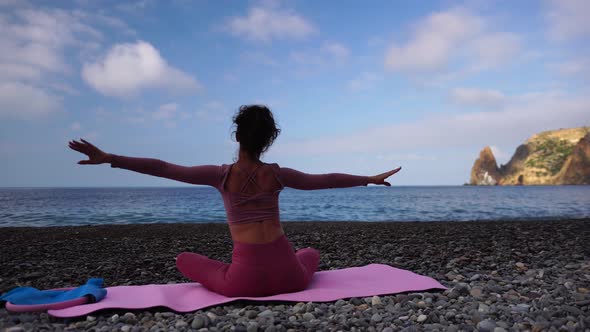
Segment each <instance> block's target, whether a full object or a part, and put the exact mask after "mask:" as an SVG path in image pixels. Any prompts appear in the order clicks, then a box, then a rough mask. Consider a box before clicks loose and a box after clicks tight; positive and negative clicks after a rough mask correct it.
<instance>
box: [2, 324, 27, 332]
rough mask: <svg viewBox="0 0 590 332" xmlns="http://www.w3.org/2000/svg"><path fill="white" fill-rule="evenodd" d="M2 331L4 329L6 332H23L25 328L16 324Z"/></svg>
mask: <svg viewBox="0 0 590 332" xmlns="http://www.w3.org/2000/svg"><path fill="white" fill-rule="evenodd" d="M4 331H6V332H24V331H25V329H24V328H23V327H22V326H19V325H17V326H11V327H9V328H7V329H6V330H4Z"/></svg>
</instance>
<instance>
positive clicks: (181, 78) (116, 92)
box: [82, 41, 201, 97]
mask: <svg viewBox="0 0 590 332" xmlns="http://www.w3.org/2000/svg"><path fill="white" fill-rule="evenodd" d="M82 77H83V78H84V80H85V81H86V82H87V83H88V84H89V85H90V86H92V87H93V88H95V89H96V90H97V91H99V92H100V93H102V94H104V95H108V96H116V97H127V96H133V95H136V94H138V93H139V92H140V90H143V89H147V88H168V89H181V90H197V89H199V88H200V87H201V85H200V84H199V83H198V82H197V81H196V80H195V79H194V78H192V77H191V76H190V75H188V74H186V73H184V72H182V71H180V70H178V69H176V68H174V67H172V66H170V65H168V63H167V62H166V60H164V59H163V58H162V57H161V56H160V52H158V50H157V49H156V48H154V47H153V46H152V45H151V44H150V43H147V42H144V41H138V42H136V43H134V44H130V43H127V44H117V45H115V46H113V47H112V48H111V50H110V51H109V52H108V53H107V54H106V55H105V56H104V57H103V58H101V59H99V60H98V61H97V62H94V63H87V64H85V65H84V68H83V70H82Z"/></svg>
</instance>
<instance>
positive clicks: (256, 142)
mask: <svg viewBox="0 0 590 332" xmlns="http://www.w3.org/2000/svg"><path fill="white" fill-rule="evenodd" d="M232 120H233V123H234V124H235V125H236V130H234V131H233V132H232V134H235V137H236V141H238V142H239V143H240V149H241V150H244V151H246V152H248V154H250V155H251V156H252V157H253V158H255V159H259V158H260V155H261V154H262V153H264V152H266V150H268V148H269V147H270V146H271V145H272V143H273V142H274V140H275V139H276V138H277V136H279V133H280V132H281V129H279V128H277V125H276V123H275V119H274V117H273V115H272V112H271V111H270V110H269V109H268V107H266V106H265V105H242V106H240V109H239V110H238V112H237V113H236V114H235V115H234V117H233V119H232Z"/></svg>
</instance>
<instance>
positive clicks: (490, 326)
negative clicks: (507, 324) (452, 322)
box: [477, 319, 496, 332]
mask: <svg viewBox="0 0 590 332" xmlns="http://www.w3.org/2000/svg"><path fill="white" fill-rule="evenodd" d="M495 327H496V322H495V321H493V320H491V319H484V320H482V321H481V322H479V323H477V329H478V330H479V331H481V332H493V331H494V328H495Z"/></svg>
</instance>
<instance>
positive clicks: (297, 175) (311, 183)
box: [279, 167, 401, 190]
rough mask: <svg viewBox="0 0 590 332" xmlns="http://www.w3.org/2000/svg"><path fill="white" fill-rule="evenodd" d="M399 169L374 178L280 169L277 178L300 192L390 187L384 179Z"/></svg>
mask: <svg viewBox="0 0 590 332" xmlns="http://www.w3.org/2000/svg"><path fill="white" fill-rule="evenodd" d="M400 169H401V167H400V168H397V169H395V170H392V171H389V172H386V173H382V174H379V175H375V176H360V175H351V174H343V173H328V174H307V173H303V172H300V171H297V170H294V169H292V168H287V167H281V168H280V173H279V176H280V179H281V181H282V182H283V185H284V186H286V187H291V188H295V189H301V190H314V189H328V188H347V187H356V186H366V185H367V184H369V183H374V184H384V185H386V186H390V185H391V184H389V183H388V182H385V178H387V177H389V176H391V175H393V174H395V173H397V172H399V170H400Z"/></svg>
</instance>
